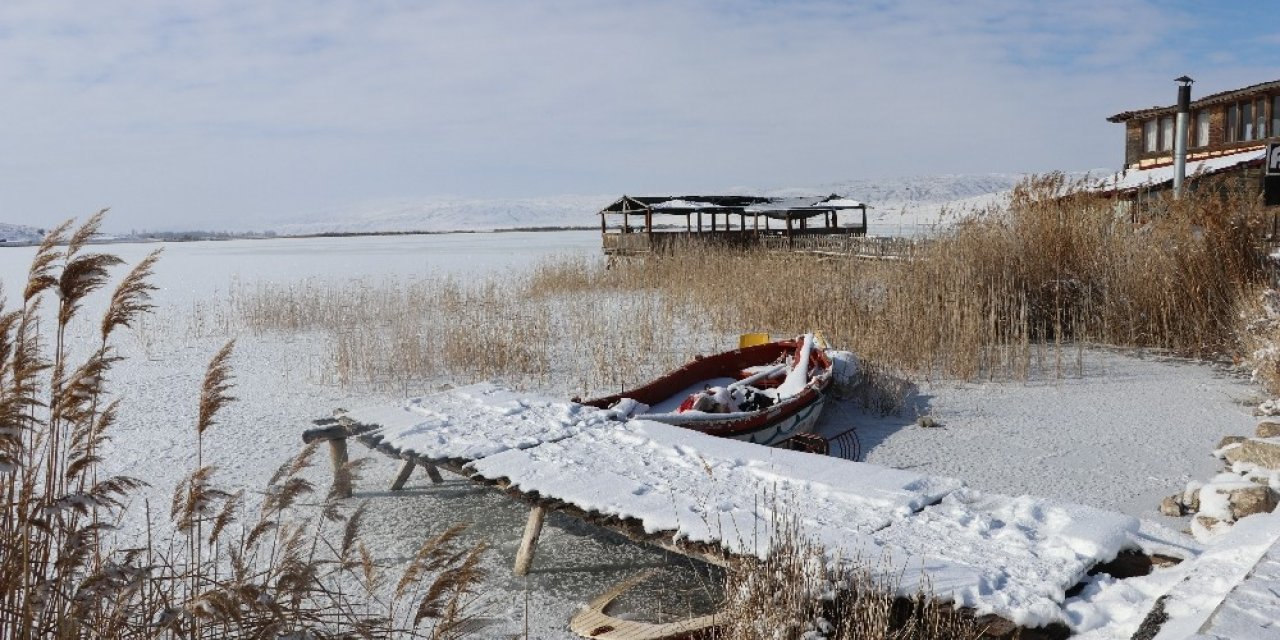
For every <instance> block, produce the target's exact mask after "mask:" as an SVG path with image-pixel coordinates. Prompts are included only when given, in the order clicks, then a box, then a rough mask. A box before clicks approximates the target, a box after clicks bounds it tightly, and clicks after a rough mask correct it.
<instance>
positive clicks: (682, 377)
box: [575, 335, 832, 453]
mask: <svg viewBox="0 0 1280 640" xmlns="http://www.w3.org/2000/svg"><path fill="white" fill-rule="evenodd" d="M815 342H816V341H815V338H814V336H813V335H804V336H800V337H798V338H793V339H790V340H779V341H777V342H767V343H764V344H758V345H754V346H748V347H743V348H741V349H735V350H733V351H727V352H724V353H719V354H715V355H711V356H702V357H699V358H696V359H694V361H693V362H690V363H689V364H686V365H684V366H683V367H680V368H679V369H676V370H675V371H672V372H670V373H667V374H665V375H663V376H661V377H659V378H658V379H656V380H654V381H652V382H649V383H647V384H645V385H643V386H641V387H639V388H636V389H631V390H628V391H625V392H623V393H620V394H616V395H611V396H605V397H602V398H593V399H590V400H577V399H575V401H576V402H580V403H582V404H585V405H590V406H593V407H599V408H601V409H613V410H614V411H617V412H618V413H619V414H620V415H623V416H625V417H634V418H643V419H646V420H655V421H658V422H665V423H667V424H671V425H676V426H680V427H685V428H688V429H695V430H697V431H701V432H703V433H707V434H710V435H713V436H721V437H725V438H735V439H738V440H746V441H748V442H754V443H756V444H764V445H776V444H780V443H783V442H784V441H787V440H790V439H792V438H795V437H796V436H798V435H800V434H804V433H810V432H812V431H813V428H814V426H815V425H816V424H817V422H818V417H819V416H820V415H821V413H822V406H823V404H824V403H825V401H826V392H827V389H828V388H829V387H830V386H831V376H832V371H831V360H830V359H828V358H827V355H826V353H825V352H824V351H823V349H821V348H819V347H818V346H817V345H816V344H815ZM798 440H803V439H798ZM800 448H804V449H806V450H808V448H809V447H808V446H801V447H800ZM823 453H825V451H823Z"/></svg>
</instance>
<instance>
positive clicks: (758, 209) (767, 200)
mask: <svg viewBox="0 0 1280 640" xmlns="http://www.w3.org/2000/svg"><path fill="white" fill-rule="evenodd" d="M866 206H867V205H865V204H864V203H862V202H858V201H857V200H851V199H849V198H845V197H842V196H839V195H836V194H834V193H833V194H831V195H829V196H788V197H771V196H622V197H621V198H618V199H617V200H615V201H614V202H613V203H612V204H610V205H609V206H607V207H605V208H603V209H601V210H600V214H601V215H603V214H606V213H621V214H625V215H644V214H645V213H655V214H656V213H667V214H673V215H685V216H687V215H689V214H693V213H699V212H706V213H737V214H742V215H767V216H770V217H775V218H776V217H787V218H801V217H808V216H813V215H817V214H819V213H823V212H826V211H839V210H842V209H862V208H865V207H866Z"/></svg>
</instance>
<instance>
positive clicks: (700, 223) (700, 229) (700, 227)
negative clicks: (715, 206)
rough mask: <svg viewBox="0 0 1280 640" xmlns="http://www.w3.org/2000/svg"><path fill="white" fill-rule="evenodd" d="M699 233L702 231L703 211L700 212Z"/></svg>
mask: <svg viewBox="0 0 1280 640" xmlns="http://www.w3.org/2000/svg"><path fill="white" fill-rule="evenodd" d="M698 233H702V212H701V211H699V212H698Z"/></svg>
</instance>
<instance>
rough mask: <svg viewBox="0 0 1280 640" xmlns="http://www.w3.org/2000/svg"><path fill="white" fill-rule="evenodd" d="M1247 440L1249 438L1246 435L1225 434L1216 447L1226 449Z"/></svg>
mask: <svg viewBox="0 0 1280 640" xmlns="http://www.w3.org/2000/svg"><path fill="white" fill-rule="evenodd" d="M1245 440H1248V438H1246V437H1244V436H1223V438H1222V440H1219V441H1218V446H1217V447H1215V449H1224V448H1226V447H1229V446H1231V445H1233V444H1240V443H1241V442H1244V441H1245Z"/></svg>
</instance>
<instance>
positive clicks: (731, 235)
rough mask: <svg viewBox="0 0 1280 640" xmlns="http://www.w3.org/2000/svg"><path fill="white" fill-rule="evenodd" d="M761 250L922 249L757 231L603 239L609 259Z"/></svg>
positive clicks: (899, 241)
mask: <svg viewBox="0 0 1280 640" xmlns="http://www.w3.org/2000/svg"><path fill="white" fill-rule="evenodd" d="M712 245H714V246H737V247H741V248H744V249H749V248H752V247H760V248H763V249H765V250H767V251H799V252H807V253H831V254H839V255H850V256H857V257H864V258H907V257H910V256H911V255H912V254H913V253H914V252H915V250H916V249H917V248H918V247H919V246H920V241H918V240H912V239H910V238H868V237H866V236H862V235H856V234H852V233H812V232H810V233H804V232H801V233H797V234H793V235H792V236H790V237H788V236H786V235H782V234H778V233H776V232H775V233H768V232H765V233H759V232H755V231H750V230H749V231H717V232H714V233H707V232H704V233H688V232H671V231H667V232H658V233H654V234H652V235H649V234H647V233H606V234H604V235H603V246H604V252H605V255H639V254H645V253H673V252H678V251H680V250H682V249H683V248H686V247H688V248H694V247H705V246H712Z"/></svg>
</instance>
